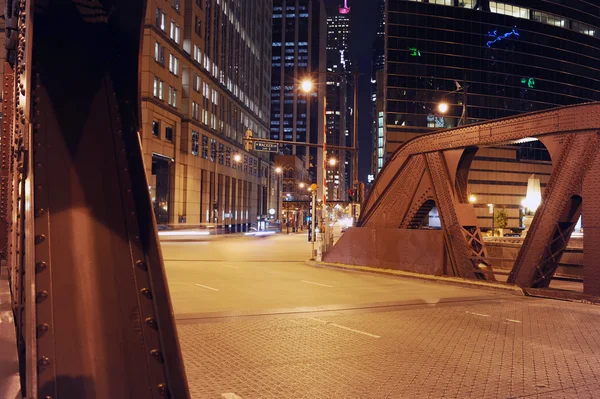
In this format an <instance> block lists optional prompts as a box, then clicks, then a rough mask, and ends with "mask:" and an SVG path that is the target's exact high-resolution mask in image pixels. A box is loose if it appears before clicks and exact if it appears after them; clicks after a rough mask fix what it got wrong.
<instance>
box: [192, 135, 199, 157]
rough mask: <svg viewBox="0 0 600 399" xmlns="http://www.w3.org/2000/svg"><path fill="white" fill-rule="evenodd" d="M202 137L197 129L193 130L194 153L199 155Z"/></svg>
mask: <svg viewBox="0 0 600 399" xmlns="http://www.w3.org/2000/svg"><path fill="white" fill-rule="evenodd" d="M199 138H200V133H198V132H197V131H195V130H192V155H196V156H197V155H198V139H199Z"/></svg>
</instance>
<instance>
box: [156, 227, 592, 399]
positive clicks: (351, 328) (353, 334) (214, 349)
mask: <svg viewBox="0 0 600 399" xmlns="http://www.w3.org/2000/svg"><path fill="white" fill-rule="evenodd" d="M163 255H164V257H165V260H166V262H165V265H166V269H167V276H168V279H169V284H170V288H171V294H172V298H173V305H174V309H175V312H176V318H177V321H178V332H179V335H180V339H181V345H182V349H183V354H184V360H185V365H186V370H187V373H188V379H189V383H190V389H191V393H192V396H193V397H194V398H223V397H225V398H243V399H248V398H427V397H431V398H442V397H448V398H464V397H483V398H509V397H510V398H513V397H537V398H552V397H557V398H558V397H560V398H564V397H568V398H570V397H573V398H586V397H588V398H593V397H598V396H600V339H598V337H600V334H599V333H600V331H599V330H600V308H599V307H597V306H591V305H585V304H579V303H569V302H560V301H552V300H545V299H535V298H528V297H518V296H514V295H509V294H506V293H503V292H501V291H490V290H484V289H477V288H466V287H461V286H455V285H449V284H440V283H437V282H429V281H421V280H416V279H405V278H397V277H390V276H385V275H374V274H365V273H358V272H350V271H339V270H332V269H325V268H314V267H310V266H306V265H305V264H304V261H305V260H306V259H307V258H308V256H309V255H310V243H307V242H306V237H305V236H304V235H302V236H299V235H290V236H284V235H279V236H276V237H270V238H263V239H256V238H254V239H248V238H241V239H228V240H223V241H219V242H215V241H213V242H210V243H207V244H202V243H199V244H194V243H180V244H176V243H168V244H165V245H163Z"/></svg>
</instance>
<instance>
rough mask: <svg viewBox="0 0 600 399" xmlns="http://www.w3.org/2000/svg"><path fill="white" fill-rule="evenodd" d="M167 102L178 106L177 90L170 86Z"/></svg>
mask: <svg viewBox="0 0 600 399" xmlns="http://www.w3.org/2000/svg"><path fill="white" fill-rule="evenodd" d="M167 103H168V104H169V105H171V106H173V107H176V106H177V90H175V89H174V88H172V87H171V86H169V90H168V96H167Z"/></svg>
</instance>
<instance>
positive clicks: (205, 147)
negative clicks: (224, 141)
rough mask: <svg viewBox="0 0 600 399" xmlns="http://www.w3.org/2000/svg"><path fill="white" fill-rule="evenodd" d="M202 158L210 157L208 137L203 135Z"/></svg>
mask: <svg viewBox="0 0 600 399" xmlns="http://www.w3.org/2000/svg"><path fill="white" fill-rule="evenodd" d="M202 158H204V159H208V137H206V136H204V135H202Z"/></svg>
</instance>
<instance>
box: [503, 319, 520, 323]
mask: <svg viewBox="0 0 600 399" xmlns="http://www.w3.org/2000/svg"><path fill="white" fill-rule="evenodd" d="M506 321H510V322H512V323H520V322H521V320H514V319H506Z"/></svg>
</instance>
